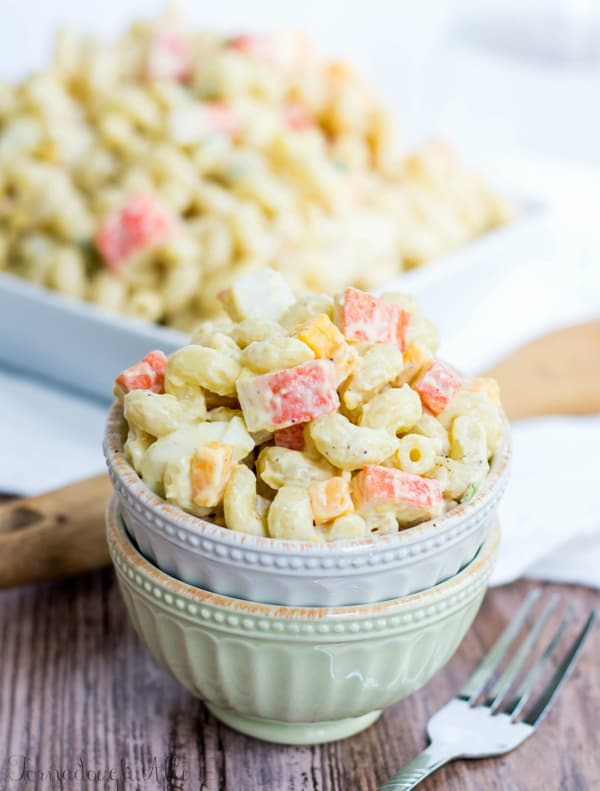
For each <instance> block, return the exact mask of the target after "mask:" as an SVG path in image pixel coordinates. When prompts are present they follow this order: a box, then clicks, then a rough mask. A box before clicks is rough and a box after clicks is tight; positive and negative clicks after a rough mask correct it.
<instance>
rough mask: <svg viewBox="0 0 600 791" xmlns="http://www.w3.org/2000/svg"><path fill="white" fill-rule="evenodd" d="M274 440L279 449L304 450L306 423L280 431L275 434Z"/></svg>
mask: <svg viewBox="0 0 600 791" xmlns="http://www.w3.org/2000/svg"><path fill="white" fill-rule="evenodd" d="M273 439H274V440H275V444H276V445H277V446H278V447H279V448H289V449H290V450H304V423H294V425H293V426H288V427H287V428H280V429H278V430H277V431H276V432H275V433H274V434H273Z"/></svg>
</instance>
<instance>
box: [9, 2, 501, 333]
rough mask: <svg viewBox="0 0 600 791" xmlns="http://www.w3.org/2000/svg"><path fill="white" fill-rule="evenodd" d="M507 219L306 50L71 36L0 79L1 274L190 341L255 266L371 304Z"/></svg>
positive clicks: (339, 69)
mask: <svg viewBox="0 0 600 791" xmlns="http://www.w3.org/2000/svg"><path fill="white" fill-rule="evenodd" d="M509 217H510V210H509V208H508V207H507V206H506V205H505V204H504V202H503V201H502V200H501V199H500V198H499V197H498V196H497V195H495V194H494V193H493V192H492V191H491V190H490V188H489V187H488V186H487V185H486V184H485V183H484V182H483V181H482V180H481V179H480V178H479V177H478V176H476V175H475V174H473V173H471V172H470V171H469V170H468V169H467V168H466V167H464V166H463V164H461V162H459V161H458V160H457V158H456V157H455V155H454V154H453V153H452V152H451V151H450V150H449V149H448V148H447V147H446V146H445V145H443V144H439V143H434V144H431V145H428V146H426V147H424V148H422V149H421V150H419V151H417V152H416V153H408V152H407V151H406V150H404V149H403V147H402V146H401V145H400V144H399V142H398V137H397V134H396V131H395V130H394V127H393V123H392V120H391V117H390V115H389V113H388V111H387V110H386V109H385V107H384V106H383V105H382V104H381V102H380V101H379V99H378V98H377V97H376V96H375V95H374V93H373V92H372V90H371V89H370V87H369V86H368V85H366V84H365V83H364V82H363V81H362V80H361V78H360V77H359V76H358V75H357V74H356V73H355V72H354V71H353V70H352V68H351V67H350V66H349V65H347V64H346V63H344V62H340V61H334V60H328V59H326V58H324V57H323V56H322V55H321V54H320V53H318V52H317V51H316V49H315V48H314V47H313V45H312V44H311V42H310V41H309V40H308V39H307V38H306V37H305V36H303V35H301V34H296V33H279V34H265V35H239V36H235V37H229V38H227V37H225V36H223V35H219V34H215V33H209V32H202V31H193V30H190V29H188V28H187V27H185V26H183V25H182V24H181V23H180V22H179V21H177V19H175V18H172V17H170V16H167V17H165V18H163V19H161V20H159V21H156V22H152V23H145V22H144V23H136V24H134V25H133V26H132V27H131V28H130V29H129V30H128V31H127V32H126V33H125V34H124V35H123V36H122V37H121V38H120V39H119V40H117V41H115V42H101V41H98V40H96V39H94V38H92V37H90V36H87V35H80V34H76V33H73V32H71V31H63V32H62V33H60V34H59V36H58V39H57V42H56V50H55V55H54V60H53V62H52V64H51V65H50V66H49V68H48V69H47V70H46V71H45V72H43V73H38V74H34V75H32V76H29V77H27V78H26V79H24V80H23V81H22V82H20V83H18V84H9V83H1V82H0V270H1V269H4V270H5V271H7V272H10V273H12V274H14V275H18V276H21V277H23V278H26V279H28V280H31V281H33V282H35V283H37V284H39V285H42V286H45V287H48V288H52V289H56V290H57V291H60V292H63V293H64V294H67V295H70V296H72V297H77V298H82V299H86V300H90V301H92V302H95V303H97V304H99V305H101V306H102V307H104V308H107V309H110V310H113V311H118V312H122V313H125V314H128V315H131V316H136V317H139V318H142V319H145V320H148V321H154V322H159V323H163V324H167V325H169V326H174V327H177V328H180V329H184V330H189V329H191V328H193V327H194V326H195V325H196V323H197V322H198V320H199V319H201V318H210V317H211V316H213V315H216V314H217V313H219V312H220V311H221V308H220V304H219V302H218V300H217V294H218V293H219V292H220V291H221V290H222V289H223V288H226V287H227V286H228V285H230V283H231V282H232V281H233V280H235V279H236V278H237V277H239V276H242V275H244V274H247V273H249V272H252V271H254V270H257V269H260V268H263V267H265V266H268V267H272V268H275V269H278V270H279V271H281V272H283V273H284V274H285V276H286V278H287V279H288V280H289V281H290V282H291V283H292V285H293V286H294V288H296V289H299V290H302V291H304V292H306V291H315V292H319V291H326V292H334V291H337V290H340V289H342V288H344V287H345V286H346V285H348V284H350V285H354V286H356V287H359V288H365V289H366V288H371V287H373V286H375V285H378V284H381V283H384V282H385V281H387V280H389V279H390V278H393V277H395V276H396V275H397V274H398V273H399V272H400V271H402V270H403V269H406V268H409V267H414V266H418V265H420V264H422V263H423V262H425V261H427V260H429V259H430V258H432V257H434V256H437V255H439V254H441V253H444V252H446V251H448V250H450V249H452V248H454V247H456V246H459V245H461V244H464V243H465V242H466V241H468V240H469V239H472V238H473V237H475V236H477V235H479V234H482V233H484V232H485V231H486V230H488V229H490V228H493V227H494V226H497V225H500V224H502V223H504V222H505V221H507V220H508V219H509Z"/></svg>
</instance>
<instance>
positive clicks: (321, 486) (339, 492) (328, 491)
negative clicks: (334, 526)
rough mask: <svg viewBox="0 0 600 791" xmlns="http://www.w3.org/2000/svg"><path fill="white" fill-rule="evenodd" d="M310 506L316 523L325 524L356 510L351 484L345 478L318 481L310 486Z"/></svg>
mask: <svg viewBox="0 0 600 791" xmlns="http://www.w3.org/2000/svg"><path fill="white" fill-rule="evenodd" d="M308 496H309V497H310V507H311V509H312V513H313V519H314V521H315V524H317V525H323V524H325V523H326V522H330V521H331V520H333V519H337V518H338V516H344V514H349V513H350V512H351V511H354V503H353V502H352V498H351V497H350V486H349V485H348V482H347V481H345V480H344V479H343V478H329V479H328V480H327V481H316V482H315V483H311V485H310V486H309V487H308Z"/></svg>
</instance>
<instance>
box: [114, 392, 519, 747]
mask: <svg viewBox="0 0 600 791" xmlns="http://www.w3.org/2000/svg"><path fill="white" fill-rule="evenodd" d="M125 429H126V427H125V423H124V420H123V412H122V407H121V405H120V404H119V403H115V404H114V405H113V407H112V409H111V412H110V416H109V421H108V425H107V430H106V438H105V445H104V449H105V455H106V459H107V463H108V469H109V474H110V477H111V480H112V483H113V486H114V489H115V496H114V497H113V499H112V501H111V503H110V505H109V508H108V514H107V524H108V528H107V536H108V543H109V548H110V553H111V557H112V560H113V563H114V566H115V569H116V572H117V578H118V581H119V585H120V588H121V591H122V594H123V598H124V600H125V604H126V606H127V608H128V611H129V614H130V617H131V619H132V622H133V624H134V626H135V628H136V630H137V632H138V634H139V636H140V638H141V639H142V640H143V641H144V643H145V644H146V645H147V647H148V648H149V650H150V652H151V653H152V655H153V656H154V658H155V659H156V660H157V662H158V663H159V664H160V665H161V666H162V667H163V668H164V669H165V670H166V671H167V672H168V673H170V674H171V675H172V676H173V677H174V678H175V679H177V681H179V682H180V683H181V684H182V685H183V686H184V687H186V688H187V689H188V690H189V691H190V692H192V694H194V695H196V696H198V697H200V698H202V699H203V700H204V701H205V702H206V705H207V706H208V708H209V709H210V710H211V711H212V712H213V714H214V715H215V716H216V717H218V718H219V719H221V720H222V721H223V722H225V723H227V724H228V725H230V726H232V727H234V728H236V729H237V730H239V731H241V732H243V733H246V734H249V735H252V736H256V737H258V738H262V739H266V740H268V741H273V742H280V743H284V744H315V743H322V742H327V741H331V740H334V739H340V738H344V737H346V736H350V735H352V734H354V733H357V732H358V731H360V730H362V729H364V728H366V727H368V726H369V725H370V724H371V723H373V722H374V721H375V720H376V719H377V717H378V716H379V714H380V713H381V711H382V710H383V709H384V708H385V707H386V706H388V705H390V704H391V703H394V702H396V701H398V700H400V699H401V698H403V697H406V696H407V695H409V694H411V693H412V692H414V691H415V690H417V689H418V688H420V687H421V686H423V684H425V683H426V682H427V681H428V680H429V679H430V678H431V677H432V676H433V674H434V673H436V672H437V671H438V670H439V669H440V668H441V667H443V666H444V665H445V663H446V662H447V661H448V660H449V659H450V657H451V656H452V654H453V653H454V652H455V650H456V648H457V647H458V645H459V643H460V642H461V640H462V639H463V637H464V635H465V633H466V631H467V629H468V628H469V626H470V624H471V623H472V621H473V619H474V618H475V615H476V613H477V611H478V609H479V606H480V604H481V601H482V598H483V595H484V593H485V589H486V586H487V583H488V580H489V577H490V574H491V570H492V565H493V560H494V557H495V554H496V550H497V546H498V537H499V536H498V533H499V531H498V527H497V523H496V510H497V506H498V502H499V500H500V497H501V496H502V493H503V491H504V488H505V485H506V479H507V468H508V462H509V456H510V448H509V444H508V440H507V439H505V440H504V443H503V445H502V446H501V447H500V448H499V449H498V450H497V452H496V454H495V456H494V458H493V461H492V465H491V469H490V473H489V475H488V477H487V478H486V480H485V482H484V483H483V484H482V485H481V487H480V489H479V490H478V492H477V494H476V496H475V497H474V498H473V499H472V500H470V501H469V502H467V503H464V504H461V505H459V506H457V507H456V508H454V509H453V510H452V511H450V512H449V513H447V514H445V515H444V516H442V517H439V518H437V519H435V520H432V521H429V522H424V523H422V524H419V525H417V526H415V527H411V528H408V529H404V530H402V531H400V532H399V533H396V534H393V535H385V536H377V537H373V538H367V539H360V540H347V541H336V542H333V543H322V544H312V543H309V542H301V541H283V540H278V539H272V538H263V537H256V536H252V535H247V534H243V533H239V532H236V531H233V530H229V529H227V528H224V527H220V526H218V525H216V524H212V523H210V522H207V521H204V520H202V519H199V518H197V517H195V516H192V515H190V514H188V513H185V512H184V511H182V510H181V509H179V508H178V507H176V506H173V505H171V504H169V503H167V502H166V501H164V500H162V499H161V498H160V497H158V496H157V495H156V494H154V493H153V492H152V491H151V490H150V489H149V488H148V487H147V486H146V485H145V484H144V482H143V481H142V480H141V479H140V477H139V476H138V474H137V473H136V472H135V470H134V469H133V468H132V467H131V465H130V464H129V462H128V461H127V459H126V457H125V455H124V452H123V443H124V436H125ZM507 436H508V433H507V432H505V437H507Z"/></svg>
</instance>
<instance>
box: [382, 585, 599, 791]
mask: <svg viewBox="0 0 600 791" xmlns="http://www.w3.org/2000/svg"><path fill="white" fill-rule="evenodd" d="M540 593H541V591H540V589H539V588H536V589H534V590H533V591H531V592H530V593H529V595H528V596H527V598H526V599H525V601H524V602H523V604H522V605H521V608H520V609H519V611H518V612H517V614H516V616H515V618H514V619H513V620H512V621H511V623H509V624H508V626H507V627H506V629H505V630H504V632H503V633H502V634H501V635H500V637H499V638H498V640H497V641H496V642H495V643H494V645H493V647H492V648H491V650H490V651H489V653H488V654H487V656H486V657H485V658H484V659H483V661H482V662H481V664H480V665H479V667H478V668H477V669H476V670H475V672H474V673H473V675H472V676H471V678H470V679H469V680H468V681H467V683H466V684H465V686H464V687H463V688H462V689H461V691H460V692H459V694H458V695H457V697H455V698H453V699H452V700H451V701H450V702H449V703H447V704H446V705H445V706H444V707H443V708H441V709H440V710H439V711H437V712H436V713H435V714H434V715H433V717H432V718H431V719H430V720H429V722H428V724H427V734H428V736H429V740H430V744H429V747H426V748H425V750H423V752H422V753H421V754H420V755H418V756H417V757H416V758H414V759H413V760H412V761H411V762H410V763H408V764H406V765H405V766H404V767H403V768H402V769H400V771H399V772H397V774H395V775H394V776H393V777H390V779H389V780H388V781H387V783H386V784H385V785H383V786H381V788H380V789H379V791H408V790H409V789H411V788H414V787H415V786H416V785H418V784H419V783H420V782H421V780H424V779H425V778H426V777H427V776H428V775H430V774H431V773H432V772H435V770H436V769H439V767H440V766H443V765H444V764H447V763H449V762H450V761H453V760H454V759H455V758H483V757H484V756H496V755H502V754H504V753H507V752H509V751H510V750H513V749H514V748H515V747H518V746H519V744H521V743H522V742H524V741H525V739H527V737H528V736H531V734H532V733H533V732H534V731H535V729H536V728H537V726H538V725H539V724H540V722H541V721H542V719H543V717H544V715H545V714H546V712H547V711H548V709H549V708H550V705H551V704H552V701H553V699H554V697H555V695H556V694H557V692H558V691H559V689H560V688H561V686H562V684H563V683H564V681H565V680H566V678H567V676H568V674H569V672H570V671H571V669H572V668H573V665H574V664H575V662H576V660H577V657H578V656H579V654H580V652H581V649H582V648H583V644H584V642H585V640H586V637H587V635H588V633H589V631H590V629H591V626H592V623H593V622H594V619H595V617H596V613H595V612H594V611H592V612H591V614H590V616H589V618H588V619H587V621H586V623H585V624H584V626H583V629H582V630H581V631H580V632H579V634H578V635H577V637H576V638H575V640H574V641H573V643H572V645H571V646H570V648H569V650H568V651H567V653H566V654H565V656H564V657H563V659H562V661H561V662H560V664H559V665H558V667H557V669H556V670H555V672H554V674H553V675H552V677H551V678H550V680H549V681H548V683H547V684H546V686H545V687H544V688H543V689H542V691H541V692H540V693H539V695H538V697H537V698H536V700H535V701H533V702H532V703H531V705H530V706H529V709H528V711H527V712H526V713H525V715H524V717H523V718H522V719H521V720H519V721H517V717H518V716H519V715H520V714H521V713H522V712H523V711H524V709H525V707H526V706H527V704H528V703H529V700H530V698H531V694H532V692H533V689H534V686H535V684H536V682H537V681H538V680H539V679H540V676H541V675H542V672H543V671H544V669H545V667H546V665H547V663H548V661H549V660H550V657H551V656H552V654H553V653H554V650H555V648H556V647H557V645H558V643H559V641H560V638H561V637H562V635H563V632H564V631H565V629H566V627H567V625H568V624H569V621H570V620H571V618H572V616H573V612H574V607H573V606H571V607H569V609H568V610H567V613H566V614H565V616H564V618H563V619H562V621H561V623H560V625H559V627H558V629H557V630H556V632H555V633H554V634H553V636H552V637H551V639H550V640H549V641H548V643H547V644H546V646H545V648H544V650H543V652H542V653H541V654H540V656H539V657H538V659H537V660H536V661H535V662H534V663H533V664H532V666H531V668H530V669H529V671H528V672H527V673H526V674H525V676H524V678H523V680H522V681H521V683H520V684H519V686H518V687H517V688H516V690H514V692H511V688H512V686H513V682H514V681H515V679H516V677H517V675H518V674H519V671H520V670H521V668H522V667H523V666H524V664H525V662H526V661H527V659H528V658H529V657H530V656H531V654H532V652H533V649H534V646H535V644H536V643H537V641H538V638H539V637H540V635H541V633H542V630H543V628H544V626H545V624H546V622H547V620H548V618H549V616H550V614H551V612H552V610H553V609H554V607H555V606H556V604H557V601H558V596H557V595H554V596H552V597H551V598H550V599H549V601H548V602H547V604H546V606H545V607H544V609H543V611H542V613H541V615H540V617H539V618H538V620H537V621H536V623H535V624H534V625H533V627H532V628H531V629H530V630H529V631H528V634H527V636H526V637H525V639H524V640H523V641H522V643H521V644H520V646H519V647H518V648H517V649H516V651H515V653H514V655H513V657H512V659H511V660H510V661H509V663H508V664H507V666H506V669H505V670H504V671H503V672H502V673H501V675H500V676H499V678H498V679H497V680H496V681H495V682H494V684H493V685H492V686H491V688H490V689H489V690H488V691H487V692H486V688H487V687H488V685H489V683H490V681H491V680H492V676H493V674H494V671H495V670H496V668H497V667H498V666H499V664H500V663H501V661H502V659H503V658H504V657H505V656H506V655H507V653H508V651H509V650H510V648H511V646H512V645H513V643H514V642H515V639H516V637H517V635H518V634H519V632H520V630H521V628H522V626H523V624H524V623H525V619H526V618H527V616H528V615H529V613H530V612H531V610H532V609H533V606H534V604H535V603H536V601H537V600H538V599H539V597H540ZM482 693H485V696H484V698H483V703H482V704H480V705H478V706H476V705H475V703H476V701H477V700H478V698H479V697H480V695H481V694H482ZM505 700H506V703H504V701H505ZM503 704H504V705H503Z"/></svg>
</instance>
